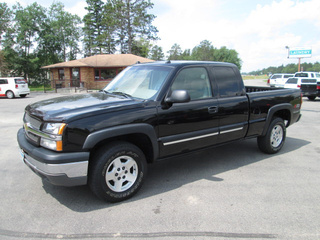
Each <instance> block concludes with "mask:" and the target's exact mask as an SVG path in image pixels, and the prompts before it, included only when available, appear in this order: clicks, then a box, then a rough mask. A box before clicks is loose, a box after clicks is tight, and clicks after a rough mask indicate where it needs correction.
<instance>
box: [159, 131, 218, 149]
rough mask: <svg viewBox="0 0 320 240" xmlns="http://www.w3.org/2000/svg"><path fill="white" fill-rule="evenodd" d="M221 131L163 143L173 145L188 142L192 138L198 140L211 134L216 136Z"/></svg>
mask: <svg viewBox="0 0 320 240" xmlns="http://www.w3.org/2000/svg"><path fill="white" fill-rule="evenodd" d="M218 134H219V133H218V132H216V133H210V134H206V135H201V136H197V137H192V138H185V139H181V140H176V141H172V142H166V143H163V145H164V146H167V145H172V144H176V143H182V142H188V141H192V140H196V139H201V138H206V137H211V136H216V135H218Z"/></svg>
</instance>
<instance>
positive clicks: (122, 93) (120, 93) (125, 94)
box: [108, 92, 132, 98]
mask: <svg viewBox="0 0 320 240" xmlns="http://www.w3.org/2000/svg"><path fill="white" fill-rule="evenodd" d="M108 93H109V92H108ZM111 94H116V95H120V96H123V97H126V98H132V96H131V95H130V94H128V93H124V92H111Z"/></svg>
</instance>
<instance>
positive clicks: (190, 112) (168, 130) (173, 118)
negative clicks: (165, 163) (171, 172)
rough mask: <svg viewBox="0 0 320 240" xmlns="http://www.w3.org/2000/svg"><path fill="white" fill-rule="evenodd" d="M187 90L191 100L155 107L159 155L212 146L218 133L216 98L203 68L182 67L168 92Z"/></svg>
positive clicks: (206, 71)
mask: <svg viewBox="0 0 320 240" xmlns="http://www.w3.org/2000/svg"><path fill="white" fill-rule="evenodd" d="M174 90H186V91H187V92H188V93H189V95H190V98H191V100H190V101H189V102H186V103H173V104H172V106H169V107H163V108H159V109H158V119H159V125H158V126H159V129H158V132H159V146H160V157H164V156H169V155H173V154H177V153H181V152H187V151H190V150H194V149H198V148H202V147H206V146H210V145H213V144H215V143H216V142H217V139H218V134H219V117H218V115H217V113H218V108H219V106H218V99H217V97H216V96H214V94H213V92H212V87H211V82H210V79H209V74H208V69H207V68H206V67H201V66H196V67H185V68H183V69H181V70H180V71H179V72H178V73H177V74H176V76H175V78H174V80H173V82H172V85H171V87H170V90H169V93H168V94H170V92H172V91H174Z"/></svg>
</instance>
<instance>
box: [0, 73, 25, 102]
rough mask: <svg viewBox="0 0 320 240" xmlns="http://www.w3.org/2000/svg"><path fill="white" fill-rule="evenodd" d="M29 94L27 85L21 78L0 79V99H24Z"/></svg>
mask: <svg viewBox="0 0 320 240" xmlns="http://www.w3.org/2000/svg"><path fill="white" fill-rule="evenodd" d="M28 94H30V89H29V87H28V83H27V81H26V80H24V78H22V77H0V97H7V98H14V97H19V96H20V97H22V98H23V97H25V96H27V95H28Z"/></svg>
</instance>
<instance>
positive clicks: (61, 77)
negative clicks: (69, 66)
mask: <svg viewBox="0 0 320 240" xmlns="http://www.w3.org/2000/svg"><path fill="white" fill-rule="evenodd" d="M58 73H59V80H60V81H64V79H65V78H64V69H62V68H61V69H58Z"/></svg>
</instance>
